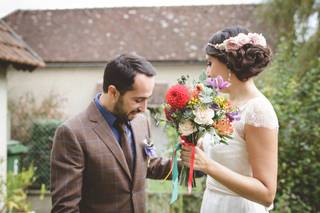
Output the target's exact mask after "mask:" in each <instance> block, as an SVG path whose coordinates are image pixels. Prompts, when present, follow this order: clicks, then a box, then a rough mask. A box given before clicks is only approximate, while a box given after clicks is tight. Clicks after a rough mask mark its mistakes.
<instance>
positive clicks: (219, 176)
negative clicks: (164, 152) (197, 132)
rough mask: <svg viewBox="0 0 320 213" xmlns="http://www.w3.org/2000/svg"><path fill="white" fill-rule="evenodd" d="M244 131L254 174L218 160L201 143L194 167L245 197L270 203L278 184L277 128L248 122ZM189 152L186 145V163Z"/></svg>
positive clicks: (184, 157) (183, 159) (267, 204)
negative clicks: (241, 172)
mask: <svg viewBox="0 0 320 213" xmlns="http://www.w3.org/2000/svg"><path fill="white" fill-rule="evenodd" d="M245 135H246V136H245V140H246V144H247V151H248V155H249V162H250V165H251V166H252V172H253V176H252V177H249V176H244V175H241V174H238V173H236V172H234V171H232V170H230V169H228V168H227V167H225V166H223V165H221V164H219V163H217V162H216V161H214V160H212V159H210V158H209V157H208V156H207V155H206V154H205V153H204V152H203V151H202V150H201V149H199V148H198V147H196V157H195V164H194V165H195V169H198V170H200V171H202V172H204V173H206V174H208V175H209V176H211V177H212V178H214V179H215V180H217V181H218V182H220V183H221V184H223V185H224V186H226V187H227V188H229V189H230V190H232V191H234V192H235V193H237V194H239V195H240V196H242V197H245V198H247V199H249V200H252V201H255V202H257V203H260V204H262V205H264V206H270V205H271V204H272V202H273V200H274V197H275V193H276V188H277V157H278V155H277V153H278V148H277V147H278V139H277V138H278V137H277V135H278V131H277V130H276V129H274V130H272V129H268V128H259V127H254V126H251V125H246V126H245ZM190 155H191V150H190V148H189V147H183V152H182V154H181V159H182V161H183V162H184V164H185V165H187V166H188V165H189V159H190Z"/></svg>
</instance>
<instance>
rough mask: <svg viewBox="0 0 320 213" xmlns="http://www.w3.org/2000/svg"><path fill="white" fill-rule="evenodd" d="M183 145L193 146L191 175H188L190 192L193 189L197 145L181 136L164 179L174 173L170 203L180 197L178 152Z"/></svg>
mask: <svg viewBox="0 0 320 213" xmlns="http://www.w3.org/2000/svg"><path fill="white" fill-rule="evenodd" d="M181 145H184V146H191V158H190V166H189V177H188V192H189V193H191V191H192V181H193V171H194V158H195V145H194V144H193V143H192V142H189V141H188V140H187V139H186V138H185V137H181V143H178V144H176V145H175V146H174V148H173V153H172V159H171V168H170V171H169V173H168V174H167V176H166V177H165V178H164V181H165V180H167V179H168V178H169V176H170V174H172V194H171V201H170V204H172V203H174V202H175V201H176V200H177V199H178V195H179V169H178V158H177V152H178V151H180V150H181Z"/></svg>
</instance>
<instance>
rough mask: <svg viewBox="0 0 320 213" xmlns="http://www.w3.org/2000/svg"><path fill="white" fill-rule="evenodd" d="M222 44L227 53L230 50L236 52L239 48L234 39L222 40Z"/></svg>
mask: <svg viewBox="0 0 320 213" xmlns="http://www.w3.org/2000/svg"><path fill="white" fill-rule="evenodd" d="M223 43H224V46H225V49H226V51H227V52H228V51H230V50H237V49H239V48H240V47H241V45H239V44H238V40H237V39H236V38H235V37H231V38H228V39H227V40H224V42H223Z"/></svg>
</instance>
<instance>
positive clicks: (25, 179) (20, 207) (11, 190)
mask: <svg viewBox="0 0 320 213" xmlns="http://www.w3.org/2000/svg"><path fill="white" fill-rule="evenodd" d="M34 172H35V168H34V167H33V166H32V165H31V166H30V167H29V168H28V169H23V170H22V171H21V172H20V173H19V174H13V173H12V172H8V174H7V182H6V193H4V192H2V193H3V194H4V198H5V202H4V204H5V205H4V209H0V212H1V213H4V212H8V213H11V212H12V213H13V212H30V211H31V207H30V204H29V203H28V201H27V193H26V190H27V188H28V187H29V186H30V185H31V184H32V183H33V182H34V181H35V177H34ZM0 187H2V184H0Z"/></svg>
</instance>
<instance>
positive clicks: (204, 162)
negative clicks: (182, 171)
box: [180, 146, 210, 173]
mask: <svg viewBox="0 0 320 213" xmlns="http://www.w3.org/2000/svg"><path fill="white" fill-rule="evenodd" d="M191 152H192V148H191V147H190V146H182V151H181V155H180V158H181V161H182V163H183V165H185V166H188V167H190V158H191ZM209 163H210V158H209V157H208V156H207V155H206V154H205V153H204V152H203V151H202V150H201V149H200V148H199V147H197V146H195V158H194V169H195V170H199V171H202V172H204V173H206V171H207V170H208V166H209Z"/></svg>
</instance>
